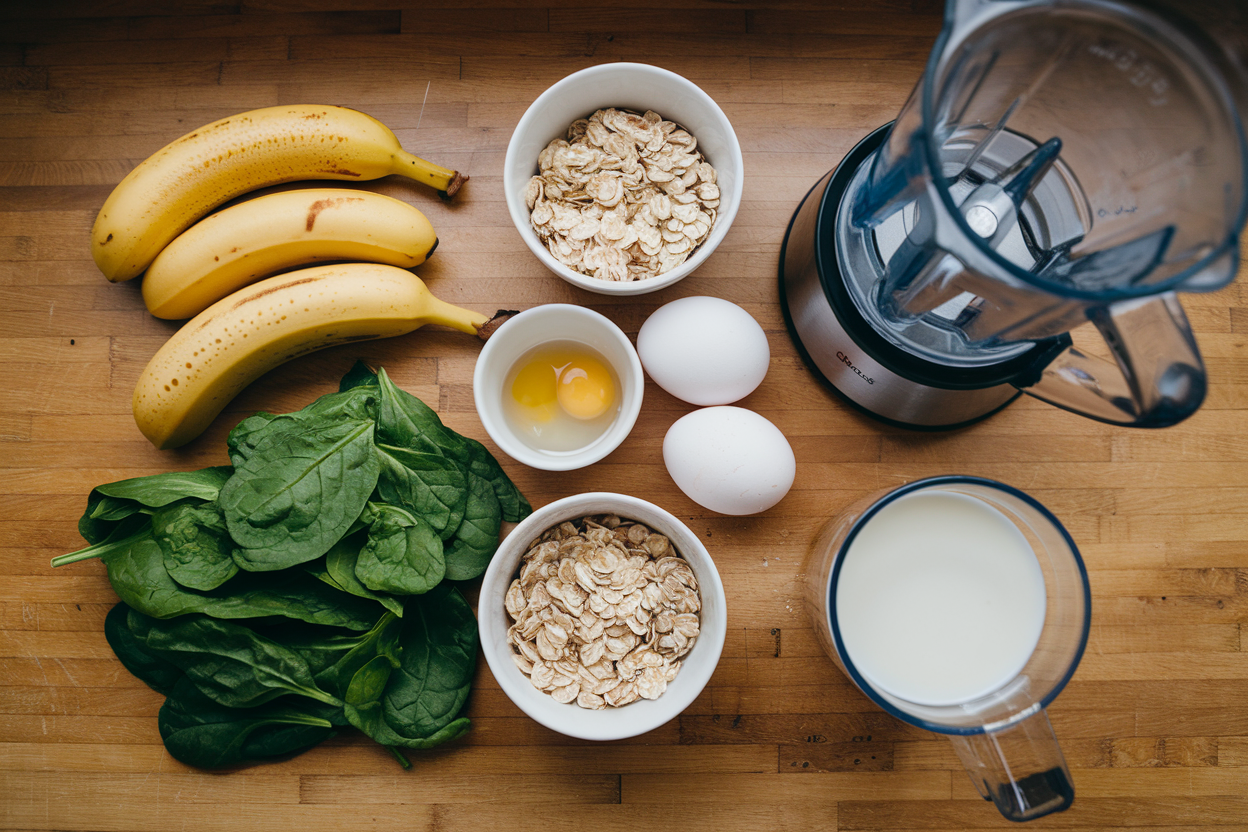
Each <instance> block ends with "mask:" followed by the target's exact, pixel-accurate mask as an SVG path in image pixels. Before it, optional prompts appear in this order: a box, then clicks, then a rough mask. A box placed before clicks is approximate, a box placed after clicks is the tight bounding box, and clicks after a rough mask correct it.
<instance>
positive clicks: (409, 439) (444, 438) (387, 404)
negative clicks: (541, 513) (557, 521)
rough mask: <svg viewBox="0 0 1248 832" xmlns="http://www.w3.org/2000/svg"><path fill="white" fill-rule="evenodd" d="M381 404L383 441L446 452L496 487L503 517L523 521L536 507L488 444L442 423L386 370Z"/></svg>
mask: <svg viewBox="0 0 1248 832" xmlns="http://www.w3.org/2000/svg"><path fill="white" fill-rule="evenodd" d="M377 381H378V385H379V387H380V393H381V405H380V407H379V408H378V412H377V439H378V442H379V444H385V445H395V446H398V447H402V448H408V449H410V450H413V451H420V452H423V453H439V452H440V453H442V454H443V455H444V456H447V457H449V458H451V459H453V460H455V461H456V462H458V463H460V464H461V465H463V466H464V467H466V468H467V469H468V470H470V471H471V472H473V473H475V474H476V475H477V476H479V477H481V478H482V479H484V480H485V481H487V482H488V483H490V486H491V487H492V488H493V489H494V493H495V496H496V497H497V498H498V501H499V505H500V506H502V509H503V516H504V517H505V518H506V519H507V520H508V521H512V522H518V521H520V520H523V519H524V518H525V517H527V516H528V515H529V514H531V513H532V511H533V509H532V507H531V506H530V505H529V503H528V501H527V500H525V499H524V495H522V494H521V493H520V491H519V490H518V489H517V488H516V486H515V485H514V484H513V483H512V481H511V480H510V479H509V478H508V477H507V474H506V473H505V472H504V471H503V469H502V467H501V466H500V465H499V464H498V461H497V460H496V459H494V457H493V456H491V455H490V452H489V451H488V450H487V449H486V447H485V446H484V445H482V444H481V443H480V442H478V441H476V440H475V439H469V438H468V437H466V436H461V435H459V434H458V433H456V432H455V431H453V430H451V429H450V428H448V427H446V426H445V425H443V424H442V420H441V419H439V418H438V414H436V413H434V412H433V410H432V409H431V408H430V407H429V406H428V405H427V404H425V403H424V402H422V401H421V400H420V399H418V398H416V397H415V396H413V395H412V394H411V393H408V392H406V391H404V390H400V389H399V388H398V387H396V386H395V384H394V382H392V381H390V377H389V376H387V375H386V371H385V370H384V369H379V370H378V371H377Z"/></svg>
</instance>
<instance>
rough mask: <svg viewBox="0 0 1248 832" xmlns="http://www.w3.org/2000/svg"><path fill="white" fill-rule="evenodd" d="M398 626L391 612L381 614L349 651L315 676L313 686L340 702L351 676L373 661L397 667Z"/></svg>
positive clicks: (399, 626) (399, 622)
mask: <svg viewBox="0 0 1248 832" xmlns="http://www.w3.org/2000/svg"><path fill="white" fill-rule="evenodd" d="M402 626H403V625H402V619H400V618H399V617H398V616H396V615H394V614H393V613H389V612H388V613H386V614H385V615H383V616H382V617H381V618H379V619H378V620H377V623H376V624H375V625H374V626H373V628H372V629H371V630H369V631H368V632H367V633H366V634H365V635H364V636H363V637H362V638H361V639H359V641H358V642H357V643H356V645H355V646H354V647H352V648H351V650H350V651H348V652H347V653H346V654H345V655H343V656H342V657H341V658H339V659H338V661H336V662H334V663H333V664H332V665H330V666H329V667H326V668H325V669H323V670H321V671H319V672H318V673H317V674H316V677H315V678H316V683H317V685H319V686H320V687H321V689H322V690H326V691H329V692H330V693H332V694H334V695H335V696H337V697H338V698H339V699H342V698H343V697H345V696H346V694H347V688H348V686H349V685H350V684H351V679H352V677H354V676H355V674H356V673H357V672H358V671H359V669H360V668H361V667H363V666H364V665H365V664H367V663H368V662H369V661H371V660H373V659H374V658H377V657H378V656H382V657H385V659H386V661H387V662H389V663H390V664H392V665H394V666H395V667H397V666H398V664H399V649H400V648H399V636H400V634H401V633H402Z"/></svg>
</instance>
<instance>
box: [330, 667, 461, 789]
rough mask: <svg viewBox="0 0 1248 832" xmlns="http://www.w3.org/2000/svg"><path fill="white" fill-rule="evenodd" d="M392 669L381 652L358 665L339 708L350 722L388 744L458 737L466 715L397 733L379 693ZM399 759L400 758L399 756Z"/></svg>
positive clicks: (425, 744) (424, 744) (423, 744)
mask: <svg viewBox="0 0 1248 832" xmlns="http://www.w3.org/2000/svg"><path fill="white" fill-rule="evenodd" d="M394 672H395V670H394V667H393V666H391V664H390V663H389V662H388V661H386V659H385V657H384V656H377V657H376V658H374V659H372V660H371V661H370V662H368V664H366V665H364V666H363V667H362V668H360V670H359V671H358V672H357V673H356V674H355V676H354V677H353V678H352V679H351V685H350V687H349V688H348V689H347V695H346V704H345V705H343V712H344V713H345V714H346V715H347V720H348V721H349V722H350V723H351V724H352V725H354V726H355V727H356V728H358V729H360V730H361V731H362V732H364V733H365V734H367V735H368V736H369V737H371V738H372V739H374V740H376V741H377V742H379V743H381V744H382V745H385V746H388V747H392V748H393V747H402V748H433V747H434V746H436V745H441V744H442V743H444V742H448V741H450V740H453V739H458V738H459V737H462V736H463V735H464V734H465V733H467V732H468V729H469V727H471V722H470V721H469V720H468V719H467V718H461V719H457V720H453V721H452V722H450V723H448V724H447V725H445V726H444V727H442V728H440V729H438V730H437V731H435V732H434V733H432V734H430V735H428V736H424V737H412V736H407V735H405V734H403V733H400V732H399V731H398V730H397V729H396V728H395V726H394V725H392V724H391V723H390V721H389V719H388V718H387V714H386V712H385V707H384V705H383V703H382V695H383V693H384V691H385V690H386V685H387V684H388V683H389V681H390V677H391V676H393V675H394ZM396 756H399V755H397V754H396ZM399 759H400V761H403V758H402V757H401V756H400V757H399ZM405 767H406V766H405Z"/></svg>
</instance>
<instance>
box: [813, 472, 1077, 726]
mask: <svg viewBox="0 0 1248 832" xmlns="http://www.w3.org/2000/svg"><path fill="white" fill-rule="evenodd" d="M946 483H956V484H960V485H968V484H969V485H981V486H984V487H986V488H991V489H994V490H996V491H1000V492H1002V493H1004V494H1007V495H1009V496H1012V497H1017V498H1018V499H1020V500H1022V501H1023V502H1025V503H1026V504H1027V505H1029V506H1031V507H1032V508H1034V509H1035V510H1036V511H1038V512H1040V515H1041V516H1042V517H1044V518H1045V519H1046V520H1048V521H1049V522H1050V523H1052V524H1053V527H1054V528H1056V529H1057V530H1058V532H1060V533H1061V536H1062V539H1063V540H1064V541H1065V542H1066V545H1067V546H1069V547H1070V554H1071V556H1072V557H1074V559H1075V565H1076V566H1077V567H1078V569H1079V578H1080V580H1081V583H1082V584H1083V605H1084V609H1085V610H1087V614H1086V615H1085V616H1084V617H1083V627H1082V630H1081V632H1080V633H1079V646H1078V648H1077V649H1076V650H1075V652H1074V655H1073V656H1072V657H1071V662H1070V667H1069V668H1068V669H1067V671H1066V672H1065V673H1064V674H1063V675H1062V678H1061V679H1059V680H1058V682H1057V684H1055V685H1054V686H1053V688H1052V689H1051V690H1050V691H1049V692H1048V693H1046V694H1045V695H1044V696H1043V697H1041V698H1040V700H1039V702H1038V703H1037V705H1036V707H1033V708H1028V709H1027V710H1026V711H1024V712H1023V713H1021V714H1019V715H1017V716H1016V717H1014V718H1013V719H1010V720H1007V721H1006V723H1007V724H1015V723H1017V722H1019V721H1021V720H1022V719H1024V718H1026V717H1027V716H1030V715H1032V714H1033V713H1034V712H1035V711H1036V709H1037V708H1039V709H1044V708H1047V707H1048V706H1049V705H1050V704H1051V703H1052V702H1053V700H1054V699H1056V698H1057V695H1058V694H1060V693H1061V692H1062V690H1064V689H1065V687H1066V684H1067V683H1068V682H1069V681H1070V679H1071V677H1072V676H1074V675H1075V671H1076V670H1078V669H1079V662H1080V661H1082V660H1083V652H1084V650H1085V649H1086V648H1087V646H1088V634H1089V632H1091V628H1092V587H1091V585H1090V584H1089V583H1088V569H1087V567H1086V566H1085V565H1084V562H1083V556H1082V555H1080V554H1079V547H1078V546H1076V545H1075V541H1074V538H1072V537H1071V536H1070V532H1068V531H1067V530H1066V527H1065V526H1064V525H1062V522H1061V521H1060V520H1058V519H1057V516H1056V515H1054V514H1053V512H1051V511H1049V510H1048V509H1047V508H1046V507H1045V506H1044V505H1043V504H1042V503H1040V501H1038V500H1037V499H1036V498H1035V497H1032V496H1031V495H1030V494H1027V493H1026V492H1024V491H1020V490H1018V489H1017V488H1015V487H1014V486H1012V485H1006V484H1005V483H1003V482H998V481H997V480H991V479H988V478H987V477H973V476H967V475H961V474H945V475H941V476H936V477H926V478H924V479H921V480H915V481H914V482H909V483H906V484H905V485H902V486H898V487H897V488H894V489H893V490H891V491H889V492H888V493H887V494H885V495H884V496H882V497H880V498H879V499H877V500H876V501H875V502H873V503H872V504H871V506H870V507H869V508H868V509H867V510H866V511H864V512H863V513H862V516H860V517H859V518H858V519H857V520H855V521H854V523H853V525H852V526H851V527H850V529H849V532H848V533H846V535H845V540H844V541H843V542H842V543H841V545H840V546H839V547H838V549H840V552H841V553H844V552H847V551H849V547H850V545H851V544H852V543H853V542H854V538H855V537H857V536H858V532H860V531H862V528H863V526H865V525H866V524H867V522H868V521H870V520H871V518H872V517H874V516H875V515H877V514H879V513H880V511H881V510H883V508H884V507H885V506H887V505H889V504H890V503H892V502H894V501H896V500H897V499H899V498H901V497H903V496H905V495H906V494H911V493H913V492H915V491H919V490H921V489H925V488H930V487H932V486H934V485H942V484H946ZM844 563H845V558H844V557H843V556H842V554H838V555H837V558H836V562H835V563H834V564H833V565H832V574H831V575H830V576H829V580H828V599H827V601H828V623H829V626H830V628H831V630H832V640H833V642H835V644H836V652H837V655H838V656H839V657H840V661H841V664H842V665H843V666H844V668H845V672H846V674H848V675H849V678H850V679H851V680H852V681H853V683H854V685H855V686H856V687H857V688H858V689H859V690H860V691H862V692H863V693H864V694H865V695H866V696H867V698H868V699H870V700H871V701H872V702H874V703H875V704H876V705H879V706H880V707H881V708H883V709H884V710H885V711H887V712H888V713H889V714H892V715H893V716H895V717H897V718H898V719H900V720H901V721H902V722H906V723H909V724H910V725H914V726H917V727H919V728H922V729H924V730H927V731H932V732H934V733H937V734H946V735H948V734H953V735H960V736H967V735H971V734H983V733H986V729H985V727H984V726H975V727H967V728H961V727H951V726H948V725H937V724H935V723H933V722H929V721H928V720H926V719H922V718H921V717H916V716H914V715H912V714H908V713H906V712H905V711H902V710H901V709H899V708H898V707H897V706H895V705H893V704H892V703H890V702H889V701H888V700H887V699H884V698H883V697H881V696H880V695H879V694H878V693H877V692H876V691H875V688H874V687H873V686H872V685H871V683H870V682H868V681H867V679H866V678H865V677H864V676H863V675H862V674H861V673H859V672H858V668H857V667H855V666H854V663H853V661H851V660H850V658H849V652H848V651H847V650H846V649H845V643H844V641H843V640H842V639H841V631H840V628H839V627H837V624H836V616H835V615H833V614H832V613H833V608H834V607H835V605H836V596H835V593H833V592H832V588H833V587H835V586H836V583H837V579H838V578H839V577H840V573H841V567H842V566H843V565H844ZM993 726H994V728H996V727H1005V725H1004V724H1001V723H1000V722H996V723H993Z"/></svg>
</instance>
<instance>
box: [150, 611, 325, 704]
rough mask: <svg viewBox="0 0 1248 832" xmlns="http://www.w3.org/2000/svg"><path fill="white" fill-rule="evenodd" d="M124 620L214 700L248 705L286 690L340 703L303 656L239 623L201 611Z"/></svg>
mask: <svg viewBox="0 0 1248 832" xmlns="http://www.w3.org/2000/svg"><path fill="white" fill-rule="evenodd" d="M127 623H128V624H129V627H130V632H131V633H133V634H134V637H135V638H136V639H137V640H138V642H139V643H140V644H141V645H142V646H143V647H144V648H146V649H147V650H148V651H149V652H151V653H155V654H156V655H157V656H159V657H161V658H163V659H165V660H166V661H168V662H170V663H171V664H174V665H177V666H178V667H180V668H181V669H182V672H183V673H185V674H186V678H188V679H190V680H191V681H192V682H194V683H195V686H196V687H197V688H199V689H200V690H201V691H202V692H203V693H204V695H206V696H208V697H209V698H210V699H212V700H213V701H214V702H217V703H218V704H221V705H225V706H226V707H230V708H249V707H253V706H256V705H263V704H264V703H265V702H268V701H270V700H272V699H275V698H276V697H278V696H281V695H283V694H286V693H294V694H297V695H299V696H306V697H307V698H309V699H315V700H316V701H318V702H324V703H326V704H327V705H341V704H342V703H341V701H339V700H338V699H337V698H336V697H334V696H332V695H331V694H328V693H326V692H325V691H323V690H321V689H320V688H319V687H317V685H316V682H315V681H313V679H312V671H311V670H310V669H309V668H308V663H307V661H306V660H304V659H303V657H302V656H300V655H299V654H298V653H295V652H294V651H293V650H290V649H288V648H286V647H283V646H282V645H280V644H278V643H277V642H276V641H273V640H272V639H269V638H265V637H264V636H262V635H260V634H259V633H257V632H255V631H253V630H251V629H249V628H247V627H244V626H242V625H241V624H234V623H232V622H229V621H221V620H219V619H216V618H210V617H208V616H204V615H188V616H181V617H179V618H175V619H171V620H168V621H161V620H159V619H156V618H151V617H150V616H146V615H143V614H142V613H139V612H136V611H134V610H131V611H130V613H129V614H128V616H127Z"/></svg>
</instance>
